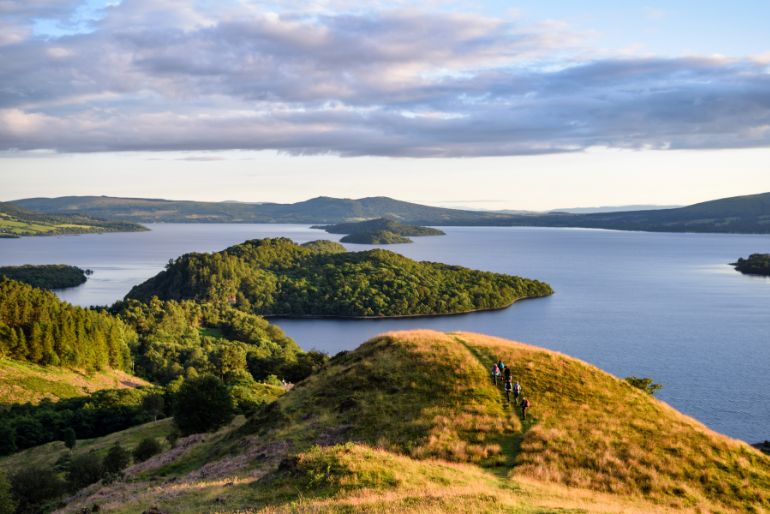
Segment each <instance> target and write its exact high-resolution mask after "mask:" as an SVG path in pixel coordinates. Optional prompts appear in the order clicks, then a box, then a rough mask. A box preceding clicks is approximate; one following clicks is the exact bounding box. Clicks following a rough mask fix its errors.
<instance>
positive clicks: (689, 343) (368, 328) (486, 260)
mask: <svg viewBox="0 0 770 514" xmlns="http://www.w3.org/2000/svg"><path fill="white" fill-rule="evenodd" d="M151 228H152V232H143V233H126V234H103V235H83V236H77V237H73V236H61V237H40V238H23V239H16V240H0V264H22V263H33V264H35V263H64V264H74V265H77V266H80V267H86V268H91V269H93V270H94V275H93V276H92V277H91V278H90V279H89V280H88V282H87V283H86V284H84V285H83V286H80V287H78V288H75V289H70V290H64V291H60V292H59V294H60V296H61V297H62V298H64V299H65V300H68V301H70V302H72V303H76V304H80V305H92V304H109V303H112V302H113V301H115V300H117V299H119V298H121V297H122V296H123V295H124V294H125V293H126V292H128V290H129V289H130V288H131V286H133V285H134V284H137V283H139V282H141V281H143V280H144V279H146V278H148V277H150V276H152V275H154V274H155V273H157V272H158V271H160V270H161V269H162V268H163V266H164V265H165V263H166V262H167V261H168V260H169V259H170V258H174V257H177V256H179V255H181V254H183V253H185V252H190V251H214V250H220V249H223V248H225V247H227V246H229V245H232V244H235V243H239V242H242V241H244V240H246V239H253V238H261V237H268V236H278V235H284V236H288V237H291V238H292V239H294V240H296V241H298V242H304V241H309V240H312V239H319V238H322V237H324V236H326V234H324V233H323V232H319V231H316V230H310V229H308V228H307V226H300V225H229V224H225V225H176V224H161V225H153V226H151ZM445 231H446V232H447V236H446V237H435V238H417V239H416V242H415V243H414V244H412V245H400V246H393V247H390V248H391V249H393V250H396V251H398V252H400V253H403V254H404V255H406V256H408V257H411V258H414V259H420V260H433V261H442V262H447V263H451V264H461V265H464V266H470V267H474V268H479V269H485V270H490V271H499V272H506V273H514V274H519V275H523V276H527V277H532V278H538V279H542V280H545V281H547V282H549V283H550V284H551V285H552V286H553V287H554V289H555V291H556V294H555V295H554V296H552V297H550V298H547V299H540V300H530V301H526V302H522V303H520V304H517V305H514V306H513V307H511V308H509V309H506V310H503V311H498V312H489V313H478V314H468V315H462V316H451V317H443V318H424V319H409V320H383V321H349V320H348V321H334V320H280V321H278V324H279V325H281V327H283V329H284V330H285V331H286V332H287V333H288V334H289V335H290V336H291V337H293V338H294V339H295V340H296V341H297V342H298V343H299V344H300V345H301V346H303V347H304V348H306V349H310V348H317V349H320V350H324V351H327V352H330V353H335V352H337V351H340V350H344V349H352V348H355V347H356V346H357V345H358V344H359V343H361V342H362V341H364V340H365V339H367V338H369V337H371V336H373V335H375V334H377V333H380V332H383V331H386V330H394V329H409V328H418V327H424V328H433V329H437V330H444V331H449V330H465V331H475V332H483V333H487V334H492V335H498V336H503V337H506V338H510V339H516V340H520V341H526V342H529V343H533V344H538V345H541V346H544V347H547V348H552V349H555V350H559V351H562V352H564V353H567V354H569V355H573V356H575V357H579V358H581V359H583V360H586V361H588V362H590V363H593V364H596V365H598V366H600V367H601V368H603V369H605V370H608V371H610V372H612V373H614V374H616V375H619V376H627V375H632V374H633V375H637V376H650V377H653V378H654V379H655V380H656V381H658V382H660V383H662V384H663V385H664V389H663V390H662V391H661V392H660V393H659V396H660V397H661V398H662V399H664V400H666V401H668V402H669V403H671V404H672V405H673V406H675V407H676V408H678V409H680V410H682V411H684V412H686V413H688V414H690V415H692V416H694V417H696V418H698V419H700V420H701V421H703V422H704V423H706V424H707V425H709V426H710V427H712V428H714V429H715V430H717V431H720V432H723V433H725V434H728V435H731V436H734V437H738V438H742V439H745V440H747V441H750V442H756V441H759V440H763V439H769V438H770V280H768V279H764V278H754V277H747V276H743V275H741V274H739V273H737V272H735V271H734V270H733V269H732V268H731V267H730V266H728V265H727V264H726V263H728V262H731V261H732V260H735V259H736V258H737V257H740V256H745V255H748V254H750V253H753V252H759V251H761V252H770V237H768V236H751V235H710V234H654V233H642V232H613V231H601V230H578V229H547V228H465V227H449V228H446V229H445ZM329 236H330V237H334V238H336V236H331V235H329ZM348 247H349V248H351V249H365V248H369V247H368V246H364V245H348Z"/></svg>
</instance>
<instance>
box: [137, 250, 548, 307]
mask: <svg viewBox="0 0 770 514" xmlns="http://www.w3.org/2000/svg"><path fill="white" fill-rule="evenodd" d="M326 246H327V245H319V244H318V243H314V244H312V245H299V244H296V243H294V242H293V241H291V240H290V239H287V238H276V239H256V240H252V241H246V242H245V243H242V244H239V245H235V246H232V247H230V248H227V249H225V250H223V251H221V252H217V253H189V254H186V255H183V256H181V257H179V258H177V259H176V260H174V261H172V262H170V263H169V264H168V266H167V267H166V269H165V270H164V271H162V272H160V273H159V274H158V275H156V276H155V277H152V278H150V279H149V280H147V281H146V282H144V283H142V284H140V285H138V286H135V287H134V288H133V289H131V291H130V292H129V293H128V295H127V298H129V299H136V300H140V301H149V300H151V299H152V298H153V297H158V298H159V299H161V300H195V301H202V302H212V303H215V304H229V305H231V306H233V307H235V308H237V309H239V310H242V311H245V312H248V313H251V314H259V315H264V316H273V317H345V318H368V317H377V318H382V317H407V316H436V315H445V314H459V313H464V312H473V311H483V310H493V309H502V308H505V307H508V306H510V305H511V304H513V303H514V302H516V301H518V300H522V299H525V298H538V297H543V296H548V295H550V294H552V293H553V291H552V289H551V287H550V286H549V285H548V284H546V283H544V282H540V281H538V280H531V279H527V278H522V277H517V276H511V275H504V274H501V273H491V272H486V271H478V270H472V269H468V268H463V267H461V266H449V265H446V264H440V263H434V262H417V261H413V260H411V259H408V258H406V257H404V256H402V255H399V254H397V253H394V252H389V251H387V250H369V251H363V252H338V251H336V250H335V248H336V247H333V246H332V247H330V248H331V251H327V248H326Z"/></svg>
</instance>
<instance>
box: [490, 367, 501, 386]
mask: <svg viewBox="0 0 770 514" xmlns="http://www.w3.org/2000/svg"><path fill="white" fill-rule="evenodd" d="M499 376H500V368H498V367H497V364H492V383H493V384H495V385H497V378H498V377H499Z"/></svg>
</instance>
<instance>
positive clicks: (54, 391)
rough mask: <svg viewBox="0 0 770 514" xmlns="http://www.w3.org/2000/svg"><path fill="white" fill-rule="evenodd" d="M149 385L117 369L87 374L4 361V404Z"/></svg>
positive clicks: (0, 393)
mask: <svg viewBox="0 0 770 514" xmlns="http://www.w3.org/2000/svg"><path fill="white" fill-rule="evenodd" d="M147 385H149V384H148V383H147V382H146V381H144V380H142V379H141V378H139V377H135V376H133V375H129V374H128V373H126V372H124V371H120V370H116V369H105V370H101V371H85V370H78V369H71V368H62V367H56V366H40V365H37V364H32V363H30V362H22V361H14V360H10V359H2V358H0V405H9V404H13V403H27V402H31V403H38V402H40V401H41V400H42V399H44V398H48V399H49V400H54V401H56V400H62V399H65V398H75V397H78V396H86V395H88V394H90V393H92V392H94V391H100V390H102V389H123V388H133V387H141V386H147Z"/></svg>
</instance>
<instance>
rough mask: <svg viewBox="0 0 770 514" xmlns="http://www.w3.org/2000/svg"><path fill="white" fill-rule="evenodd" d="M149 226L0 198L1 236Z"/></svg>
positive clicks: (76, 232) (131, 228)
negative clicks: (41, 208) (19, 204)
mask: <svg viewBox="0 0 770 514" xmlns="http://www.w3.org/2000/svg"><path fill="white" fill-rule="evenodd" d="M146 230H149V229H148V228H147V227H144V226H142V225H138V224H136V223H131V222H127V221H106V220H102V219H97V218H91V217H89V216H83V215H79V214H42V213H39V212H33V211H29V210H27V209H23V208H21V207H17V206H16V205H13V204H10V203H4V202H0V238H17V237H23V236H56V235H74V234H99V233H103V232H143V231H146Z"/></svg>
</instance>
